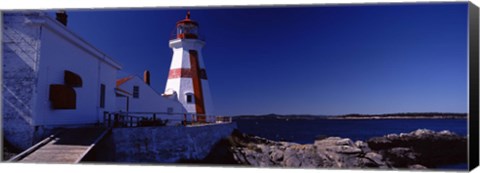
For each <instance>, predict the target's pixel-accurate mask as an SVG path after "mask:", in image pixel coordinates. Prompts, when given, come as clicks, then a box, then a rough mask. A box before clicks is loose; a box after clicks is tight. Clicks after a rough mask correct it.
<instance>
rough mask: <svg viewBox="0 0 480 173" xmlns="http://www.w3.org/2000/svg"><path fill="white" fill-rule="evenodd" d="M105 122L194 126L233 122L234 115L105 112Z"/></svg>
mask: <svg viewBox="0 0 480 173" xmlns="http://www.w3.org/2000/svg"><path fill="white" fill-rule="evenodd" d="M103 122H104V124H105V125H106V126H107V127H145V126H192V125H203V124H217V123H231V122H232V117H230V116H211V115H201V114H185V113H166V112H128V113H127V112H104V115H103Z"/></svg>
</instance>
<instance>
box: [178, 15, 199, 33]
mask: <svg viewBox="0 0 480 173" xmlns="http://www.w3.org/2000/svg"><path fill="white" fill-rule="evenodd" d="M176 30H177V36H176V38H180V39H198V23H197V22H195V21H193V20H191V19H190V11H187V16H186V17H185V19H183V20H180V21H178V22H177V26H176Z"/></svg>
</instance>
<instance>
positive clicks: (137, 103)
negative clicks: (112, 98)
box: [117, 76, 186, 113]
mask: <svg viewBox="0 0 480 173" xmlns="http://www.w3.org/2000/svg"><path fill="white" fill-rule="evenodd" d="M133 86H138V87H139V98H133V97H132V96H129V97H130V98H129V105H130V106H129V112H167V109H168V108H169V107H172V108H173V112H174V113H186V111H185V109H184V108H183V106H182V104H180V102H178V101H177V100H175V99H168V98H166V97H163V96H161V95H160V94H159V93H157V92H156V91H155V90H153V89H152V87H150V86H149V85H147V84H145V82H143V79H141V78H140V77H137V76H135V77H133V78H132V79H130V80H128V81H127V82H125V83H123V84H122V85H120V86H118V88H120V89H122V90H125V91H127V92H129V93H131V94H133ZM117 100H118V99H117ZM118 104H121V105H117V107H123V105H124V104H125V103H124V102H119V103H118ZM117 111H120V110H117ZM121 111H124V112H125V111H126V108H124V107H123V109H122V110H121Z"/></svg>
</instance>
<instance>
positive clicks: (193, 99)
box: [164, 11, 214, 115]
mask: <svg viewBox="0 0 480 173" xmlns="http://www.w3.org/2000/svg"><path fill="white" fill-rule="evenodd" d="M198 28H199V24H198V23H197V22H196V21H193V20H191V19H190V11H188V12H187V16H186V17H185V19H183V20H180V21H178V22H177V23H176V34H175V35H174V37H173V38H172V39H171V40H170V41H169V46H170V48H172V50H173V56H172V62H171V65H170V71H169V73H168V80H167V84H166V87H165V94H164V95H168V96H170V97H177V98H178V100H179V101H180V103H182V105H183V106H184V107H185V109H186V110H187V112H189V113H194V114H198V115H212V114H214V112H213V104H212V99H211V95H210V87H209V85H208V77H207V73H206V70H205V64H204V63H203V56H202V48H203V46H204V45H205V42H204V41H203V40H202V39H200V38H199V33H198Z"/></svg>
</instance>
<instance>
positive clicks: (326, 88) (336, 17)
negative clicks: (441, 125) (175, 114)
mask: <svg viewBox="0 0 480 173" xmlns="http://www.w3.org/2000/svg"><path fill="white" fill-rule="evenodd" d="M190 10H191V18H192V19H193V20H196V21H197V22H199V23H200V32H201V35H203V37H204V38H205V40H206V46H205V47H204V49H203V57H204V61H205V64H206V67H207V74H208V77H209V84H210V89H211V91H212V97H213V101H214V105H215V108H216V111H217V113H219V114H229V115H238V114H267V113H278V114H322V115H337V114H348V113H364V114H366V113H374V114H377V113H393V112H466V111H467V3H440V4H438V3H437V4H433V3H431V4H412V5H408V4H402V5H398V4H397V5H350V6H348V5H342V6H307V7H255V8H253V7H249V8H245V7H243V8H196V9H190ZM186 11H187V9H183V8H182V9H180V8H175V9H171V8H158V9H153V8H152V9H109V10H105V9H103V10H101V9H96V10H88V11H85V10H83V11H82V10H69V11H68V15H69V23H68V27H69V28H71V29H72V30H73V31H74V32H75V33H77V34H78V35H80V36H81V37H82V38H84V39H85V40H87V41H88V42H90V43H92V44H93V45H95V46H96V47H98V48H99V49H100V50H102V51H103V52H105V53H106V54H108V55H109V56H111V57H113V58H114V59H115V60H117V61H118V62H119V63H120V64H122V65H123V71H124V72H122V73H121V75H125V74H135V75H139V76H140V75H142V73H143V71H144V70H145V69H148V70H150V71H151V79H152V81H151V83H152V86H153V87H154V89H155V90H157V91H160V92H163V90H164V87H165V82H166V79H167V75H168V71H169V66H170V62H171V56H172V50H171V49H170V48H169V47H168V40H169V38H170V35H171V34H172V32H173V30H174V27H175V23H176V22H177V21H178V20H181V19H183V18H184V17H185V14H186Z"/></svg>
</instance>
